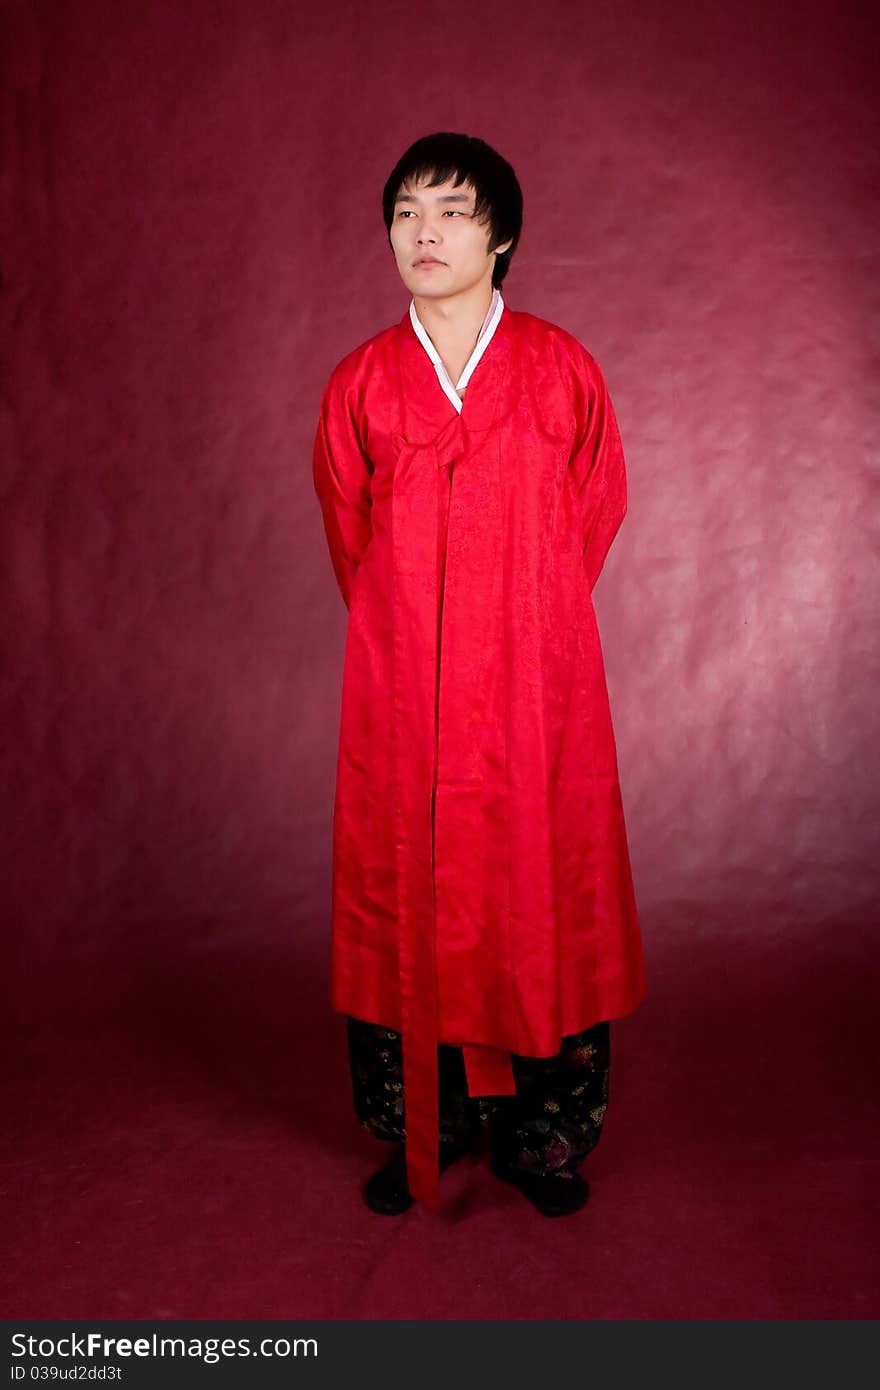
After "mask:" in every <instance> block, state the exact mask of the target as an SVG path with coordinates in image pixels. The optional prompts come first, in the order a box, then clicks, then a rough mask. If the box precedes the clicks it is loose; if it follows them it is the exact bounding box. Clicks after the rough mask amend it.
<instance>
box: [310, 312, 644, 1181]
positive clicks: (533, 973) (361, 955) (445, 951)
mask: <svg viewBox="0 0 880 1390" xmlns="http://www.w3.org/2000/svg"><path fill="white" fill-rule="evenodd" d="M313 475H314V484H315V489H316V492H317V495H318V499H319V501H320V505H321V510H322V515H323V520H324V526H325V529H326V534H327V541H328V545H329V549H330V556H331V560H332V563H333V568H334V572H335V575H336V579H337V582H338V584H339V588H340V591H341V593H342V597H343V599H344V601H345V603H346V606H347V607H348V609H349V613H348V630H347V638H346V649H345V669H344V675H343V686H342V713H341V726H340V738H339V757H338V764H337V781H336V801H335V811H334V818H333V879H332V1007H333V1008H334V1009H336V1010H338V1011H340V1012H342V1013H346V1014H350V1015H352V1016H354V1017H356V1018H361V1019H364V1020H366V1021H368V1022H372V1023H377V1024H381V1025H384V1026H385V1027H387V1028H393V1029H396V1030H399V1031H400V1032H401V1033H402V1036H403V1047H404V1092H405V1107H406V1153H407V1169H408V1177H409V1183H410V1189H411V1191H412V1193H413V1195H414V1196H415V1197H417V1198H418V1199H419V1200H421V1201H423V1202H425V1203H427V1204H428V1205H429V1206H432V1207H435V1206H436V1205H437V1164H438V1113H437V1106H438V1095H437V1043H438V1041H439V1042H446V1043H452V1044H458V1045H461V1046H462V1047H463V1048H464V1057H465V1063H466V1072H467V1079H468V1089H469V1093H470V1094H471V1095H499V1094H513V1093H514V1090H515V1088H514V1082H513V1072H512V1066H511V1060H510V1054H511V1053H512V1052H515V1053H518V1054H521V1055H525V1056H532V1057H541V1056H551V1055H553V1054H554V1053H556V1052H558V1051H559V1049H560V1046H561V1039H562V1037H563V1036H564V1035H566V1034H570V1033H576V1032H580V1031H581V1030H582V1029H585V1028H588V1027H590V1026H592V1025H593V1024H594V1023H598V1022H601V1021H603V1020H607V1019H613V1018H619V1017H621V1016H622V1015H624V1014H627V1013H629V1012H631V1011H632V1010H633V1009H634V1008H635V1007H636V1006H637V1005H638V1003H639V1002H640V1001H641V999H642V998H643V996H644V993H645V977H644V964H643V955H642V943H641V935H640V930H639V923H638V916H637V910H636V904H635V899H634V894H633V886H632V878H631V872H630V861H629V855H628V850H627V841H626V830H625V825H624V816H623V805H622V801H621V794H620V786H619V781H618V768H617V754H616V748H615V741H614V733H613V729H612V723H611V714H610V709H609V704H608V694H607V688H606V682H605V672H604V666H603V660H602V651H601V647H600V642H599V632H598V628H597V625H596V617H595V613H594V609H593V603H592V599H591V591H592V588H593V586H594V584H595V582H596V579H597V578H598V575H599V572H600V570H601V568H602V564H603V562H604V559H605V556H606V554H607V552H608V548H609V546H610V545H611V542H612V540H613V539H614V536H615V534H616V532H617V530H618V527H619V526H620V523H621V521H622V519H623V516H624V513H625V511H626V477H625V471H624V457H623V450H622V447H621V441H620V434H619V431H618V427H617V421H616V418H615V414H614V410H613V408H612V404H611V400H610V398H609V395H608V391H607V388H606V385H605V382H604V379H603V376H602V373H601V371H600V369H599V367H598V365H597V363H596V362H595V360H594V359H593V357H592V356H591V355H590V353H589V352H588V351H587V350H586V349H585V348H584V347H583V346H582V345H581V344H580V343H579V342H578V341H577V339H576V338H574V337H573V336H572V335H571V334H570V333H567V332H566V331H565V330H564V329H562V328H558V327H556V326H555V325H553V324H551V323H548V322H546V321H545V320H543V319H540V318H537V317H535V316H534V315H532V314H528V313H521V312H516V311H513V310H511V309H510V308H509V306H508V305H507V304H505V305H504V309H503V312H502V314H501V318H500V320H499V322H498V324H497V327H496V329H495V332H494V335H493V336H492V338H491V341H490V342H489V345H488V347H487V349H486V350H485V352H484V353H483V356H482V357H481V359H480V361H479V362H478V364H477V367H476V369H475V370H474V373H473V375H472V377H471V379H470V382H469V385H468V386H467V390H466V393H465V398H464V402H463V408H462V411H461V413H460V414H459V413H457V412H456V409H455V407H454V405H453V404H452V402H451V401H450V400H449V398H448V397H447V396H446V395H445V394H444V391H443V389H442V387H441V385H440V383H439V381H438V378H437V373H436V371H435V369H434V366H433V364H432V362H431V361H430V359H429V358H428V355H427V353H426V352H425V349H424V347H423V345H422V344H421V343H420V342H419V340H418V338H417V336H416V333H415V330H414V328H413V325H412V322H411V320H410V316H409V312H407V313H405V314H404V316H403V317H402V318H401V320H400V322H399V323H397V324H396V325H394V326H393V327H391V328H388V329H385V330H384V331H383V332H381V333H379V334H377V335H376V336H375V337H373V338H371V339H369V340H368V341H367V342H365V343H363V344H362V345H361V346H360V347H358V348H356V349H355V350H354V351H353V352H350V353H349V354H348V355H347V356H346V357H344V358H343V359H342V361H341V362H340V363H339V364H338V366H337V367H336V368H335V370H334V371H333V373H332V375H331V377H330V380H329V382H328V384H327V387H326V389H325V391H324V394H323V399H322V404H321V416H320V421H319V425H318V430H317V435H316V439H315V448H314V464H313Z"/></svg>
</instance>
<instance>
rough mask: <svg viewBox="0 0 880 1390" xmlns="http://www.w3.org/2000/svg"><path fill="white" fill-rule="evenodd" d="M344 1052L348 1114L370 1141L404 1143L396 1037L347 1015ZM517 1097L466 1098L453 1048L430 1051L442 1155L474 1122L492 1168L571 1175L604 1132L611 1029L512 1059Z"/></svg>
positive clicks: (598, 1027) (466, 1141)
mask: <svg viewBox="0 0 880 1390" xmlns="http://www.w3.org/2000/svg"><path fill="white" fill-rule="evenodd" d="M347 1022H348V1051H349V1065H350V1069H351V1081H352V1089H353V1093H354V1108H355V1112H356V1114H357V1116H358V1119H359V1120H360V1122H361V1124H362V1126H363V1127H364V1129H366V1130H368V1131H369V1132H370V1133H371V1134H373V1135H375V1136H376V1138H377V1139H388V1140H392V1141H394V1142H396V1143H404V1142H405V1139H406V1107H405V1103H404V1087H403V1045H402V1039H401V1036H400V1034H399V1033H398V1032H395V1031H394V1030H392V1029H390V1028H381V1027H379V1026H378V1025H377V1024H374V1023H364V1022H363V1021H362V1020H361V1019H357V1018H349V1019H348V1020H347ZM512 1061H513V1074H514V1079H515V1082H516V1095H515V1096H469V1095H468V1093H467V1080H466V1076H465V1068H464V1057H463V1054H462V1050H461V1048H460V1047H452V1046H450V1045H449V1044H447V1043H440V1045H439V1047H438V1049H437V1064H438V1080H439V1090H440V1115H439V1121H440V1154H441V1158H442V1156H443V1154H444V1153H450V1154H451V1153H452V1152H453V1151H454V1150H456V1149H459V1148H467V1147H469V1146H470V1144H472V1143H473V1142H474V1141H475V1139H476V1138H477V1135H478V1132H479V1128H480V1126H481V1125H482V1126H484V1127H485V1128H486V1129H487V1130H488V1133H489V1140H490V1146H491V1151H492V1159H493V1162H494V1163H495V1164H496V1165H497V1166H499V1167H502V1168H506V1169H513V1170H520V1171H522V1170H525V1171H527V1172H530V1173H538V1174H547V1173H555V1172H559V1171H561V1170H567V1171H569V1172H574V1171H575V1170H576V1169H577V1168H578V1167H579V1166H580V1164H581V1163H582V1162H583V1160H584V1159H585V1158H586V1156H587V1154H588V1153H589V1152H590V1150H591V1149H594V1148H595V1147H596V1145H597V1144H598V1142H599V1139H600V1136H601V1134H602V1125H603V1122H604V1119H605V1110H606V1107H607V1104H608V1075H609V1070H610V1064H611V1037H610V1025H609V1024H608V1023H597V1024H595V1026H594V1027H592V1028H587V1029H586V1030H585V1031H584V1032H582V1033H575V1034H573V1035H571V1036H570V1037H565V1038H563V1039H562V1048H561V1050H560V1051H559V1052H558V1053H557V1054H556V1055H555V1056H554V1057H520V1056H518V1055H517V1054H516V1053H513V1054H512Z"/></svg>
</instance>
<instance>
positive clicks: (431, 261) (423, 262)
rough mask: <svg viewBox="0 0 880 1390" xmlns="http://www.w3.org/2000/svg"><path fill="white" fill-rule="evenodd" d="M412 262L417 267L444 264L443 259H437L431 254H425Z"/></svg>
mask: <svg viewBox="0 0 880 1390" xmlns="http://www.w3.org/2000/svg"><path fill="white" fill-rule="evenodd" d="M413 264H414V265H415V266H416V268H418V267H419V266H426V267H427V266H429V265H445V261H438V260H435V259H434V257H433V256H426V257H425V258H424V259H423V260H420V261H414V262H413Z"/></svg>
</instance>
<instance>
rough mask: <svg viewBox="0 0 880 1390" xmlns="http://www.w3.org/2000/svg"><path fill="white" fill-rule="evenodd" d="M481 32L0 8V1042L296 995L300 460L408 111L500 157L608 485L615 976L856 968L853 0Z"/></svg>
mask: <svg viewBox="0 0 880 1390" xmlns="http://www.w3.org/2000/svg"><path fill="white" fill-rule="evenodd" d="M471 13H472V6H469V5H459V4H458V3H457V0H452V3H451V5H450V4H447V5H444V6H443V7H439V8H438V9H437V10H433V9H429V10H428V11H425V9H424V7H421V9H420V10H419V12H418V14H416V13H415V12H413V10H412V8H411V7H407V6H404V5H403V4H401V3H397V0H395V2H394V3H389V4H386V5H384V6H380V7H379V8H378V9H376V10H375V11H372V12H370V15H369V18H367V17H366V11H364V10H363V8H362V7H360V6H354V5H341V4H334V5H331V6H319V7H315V8H314V9H312V10H309V11H303V8H302V7H300V6H294V5H290V4H289V3H287V0H259V3H253V0H223V2H222V3H212V4H209V3H203V4H199V3H195V4H189V5H180V4H177V3H171V0H168V2H167V3H165V2H164V0H157V3H153V4H151V5H146V6H140V7H132V6H125V5H122V6H120V5H119V4H116V3H109V2H108V3H91V4H90V3H85V0H83V3H74V2H73V0H71V2H70V3H67V4H51V5H49V4H36V3H35V4H32V5H31V4H13V5H12V6H11V7H9V8H8V9H7V14H6V30H7V40H8V44H7V54H8V56H7V65H6V74H5V87H4V112H3V116H4V129H5V132H6V134H5V140H4V146H5V148H4V168H3V200H4V225H5V229H6V230H5V236H4V243H5V251H4V260H3V264H2V275H3V294H2V311H3V338H4V357H5V359H6V360H5V367H4V373H3V410H2V416H0V430H2V435H0V445H2V453H3V506H2V513H0V525H2V543H3V552H4V557H5V558H4V569H3V588H4V593H3V621H4V626H5V630H6V631H5V673H4V681H3V731H4V772H3V778H2V784H0V785H2V795H3V797H4V799H5V802H6V805H5V808H4V809H5V816H4V824H5V834H4V836H3V844H2V854H3V884H4V908H5V912H4V930H5V933H6V939H5V942H4V946H3V951H4V961H5V962H7V966H8V968H7V970H6V971H5V972H4V976H5V980H6V987H7V988H8V989H9V990H10V991H11V995H12V1000H13V1004H14V1007H15V1009H16V1010H17V1011H18V1013H19V1015H20V1016H22V1017H23V1018H24V1019H25V1021H26V1022H27V1023H28V1025H30V1024H31V1023H34V1022H38V1023H40V1024H41V1025H43V1026H46V1025H48V1026H53V1027H55V1026H57V1027H61V1026H62V1023H64V1022H65V1021H66V1022H67V1023H72V1022H75V1021H76V1020H77V1019H79V1020H80V1021H82V1020H83V1019H85V1020H94V1019H95V1018H96V1017H97V1015H98V1014H101V1015H105V1014H108V1013H112V1012H113V1011H115V1010H117V1009H119V1008H120V1007H123V1006H124V1007H123V1012H124V1009H125V1008H129V1007H130V1006H131V1005H132V1003H133V1001H134V1000H135V999H136V998H139V997H141V996H142V995H144V994H152V993H153V992H155V991H156V990H159V991H160V992H161V990H162V988H163V987H164V986H163V981H164V982H165V983H166V985H168V987H169V988H170V984H169V982H170V981H171V979H172V977H174V976H176V977H178V978H185V979H187V980H189V981H191V982H197V981H199V980H203V979H204V978H205V973H204V972H205V971H206V970H207V969H208V966H209V965H211V967H212V968H213V969H214V970H215V971H219V972H228V973H229V975H230V977H235V978H237V979H240V978H241V975H240V974H239V973H238V972H246V971H250V972H252V974H251V976H250V977H249V978H250V981H251V984H252V985H253V990H254V992H255V995H256V997H263V998H264V1000H269V997H270V996H271V998H272V999H274V1000H275V1001H276V1002H277V1007H278V1008H279V1009H280V1010H281V1011H282V1012H283V1011H284V1010H285V1009H289V1008H294V1009H299V1008H301V1007H303V994H304V992H305V991H306V989H307V991H308V994H309V995H310V996H311V997H313V1001H314V1002H313V1004H312V1005H311V1007H312V1008H313V1009H314V1012H315V1016H319V1015H320V1013H321V1010H322V1009H323V1008H324V1007H325V995H324V991H325V987H326V968H327V958H326V948H327V930H328V927H327V921H328V909H329V854H330V813H331V807H332V790H333V772H334V759H335V752H336V737H337V731H338V711H339V684H340V678H341V669H342V651H343V641H344V631H345V612H344V609H343V606H342V602H341V600H340V598H339V596H338V594H337V592H336V589H335V586H334V583H333V580H332V575H331V571H330V567H329V561H328V557H327V555H326V550H325V544H324V538H323V534H322V531H321V527H320V520H319V514H318V509H317V505H316V500H315V498H314V495H313V492H312V485H311V478H310V455H311V442H312V436H313V432H314V426H315V420H316V412H317V406H318V400H319V395H320V390H321V388H322V386H323V384H324V382H325V380H326V378H327V375H328V373H329V371H330V369H331V368H332V366H333V365H334V364H335V362H336V361H337V360H338V359H339V358H340V357H341V356H342V355H343V353H344V352H346V351H348V350H349V349H350V348H351V347H354V346H355V345H356V344H358V343H359V342H361V341H362V340H363V339H364V338H366V337H368V336H369V335H370V334H372V333H374V332H376V331H378V330H379V329H380V328H382V327H384V326H386V325H387V324H389V323H391V322H394V321H395V320H396V319H397V318H399V317H400V315H401V313H402V312H403V310H404V309H405V307H406V304H407V302H408V295H407V294H406V291H405V290H404V288H403V286H402V285H401V283H400V281H399V279H398V277H397V274H396V271H395V268H394V263H393V259H392V255H391V252H390V250H389V249H388V247H387V244H386V240H385V231H384V227H383V225H382V222H381V214H380V203H379V199H380V193H381V188H382V184H383V181H384V179H385V177H386V176H387V173H388V171H389V169H390V168H391V165H392V164H393V163H394V161H395V160H396V159H397V157H398V155H399V154H400V153H401V151H402V150H403V148H405V146H406V145H407V144H408V143H409V142H410V141H411V140H412V139H414V138H416V137H417V136H419V135H422V134H424V133H427V132H428V131H430V130H435V129H453V130H466V131H469V132H471V133H475V134H479V135H481V136H482V137H484V138H485V139H487V140H489V141H490V142H491V143H493V144H495V145H496V146H497V147H498V148H499V149H500V150H501V151H502V152H503V153H504V154H505V155H506V156H507V157H508V158H509V159H510V160H511V162H512V163H513V164H514V166H515V168H516V170H517V173H518V175H519V177H520V180H521V183H522V186H523V189H524V193H525V207H526V217H525V227H524V235H523V240H522V243H521V245H520V248H519V250H518V251H517V253H516V256H515V257H514V261H513V266H512V270H511V272H510V274H509V276H508V279H507V281H506V283H505V286H504V293H505V297H506V299H507V300H508V302H509V303H510V305H511V306H512V307H513V308H517V309H527V310H530V311H532V312H534V313H537V314H540V315H542V316H543V317H546V318H548V319H551V320H553V321H555V322H557V323H559V324H561V325H563V326H564V327H566V328H567V329H569V330H571V331H572V332H574V333H575V334H576V335H577V336H578V337H579V338H580V339H581V341H582V342H583V343H584V344H585V345H586V346H587V347H588V348H589V349H590V350H591V351H592V352H593V354H594V355H595V356H596V357H597V359H598V361H599V363H600V365H601V366H602V368H603V371H604V372H605V375H606V379H607V381H608V383H609V387H610V389H611V393H612V396H613V399H614V402H615V405H616V408H617V413H618V418H619V421H620V425H621V431H622V434H623V438H624V444H625V446H626V450H627V459H628V465H629V477H630V512H629V516H628V518H627V520H626V522H625V523H624V527H623V529H622V531H621V533H620V535H619V537H618V540H617V542H616V544H615V546H614V548H613V550H612V553H611V556H610V558H609V562H608V565H607V568H606V571H605V573H604V575H603V577H602V579H601V581H600V583H599V586H598V588H597V591H596V603H597V610H598V614H599V620H600V625H601V628H602V633H603V639H604V644H605V652H606V660H607V668H608V675H609V684H610V688H611V696H612V705H613V710H614V716H615V724H616V729H617V735H618V746H619V755H620V764H621V774H622V783H623V791H624V799H625V804H626V810H627V815H628V824H629V830H630V837H631V846H632V854H633V862H634V870H635V876H636V887H637V892H638V895H639V901H640V905H641V909H642V914H643V922H644V931H645V939H646V948H647V956H648V969H649V984H650V985H651V986H652V987H653V989H654V990H655V991H660V992H662V989H663V982H664V980H665V979H667V978H668V975H669V973H675V972H676V971H677V970H678V969H679V968H683V965H682V966H681V967H680V965H679V962H681V961H682V960H683V953H684V952H689V953H691V959H693V955H692V952H693V950H694V949H695V948H696V946H697V944H699V946H700V947H701V948H702V947H705V948H706V951H707V954H706V956H705V961H706V963H707V965H708V966H709V967H710V968H712V967H718V965H719V962H720V961H721V959H722V957H723V959H724V960H725V961H726V960H728V959H729V953H731V952H739V951H741V950H742V949H744V945H745V943H746V942H748V943H750V944H751V946H752V947H756V948H761V947H762V943H764V944H766V942H767V941H768V940H769V939H772V938H775V939H776V940H777V942H778V943H779V945H780V947H781V949H782V950H783V952H784V953H785V954H787V953H795V952H796V953H799V954H800V953H803V952H805V951H807V952H809V951H812V950H818V951H826V950H832V949H833V950H834V951H835V952H837V954H838V956H840V955H841V954H846V953H847V952H849V951H851V953H852V957H853V959H856V958H857V957H859V956H860V955H861V958H862V960H864V952H865V950H866V949H867V948H870V949H873V948H872V946H871V941H872V938H871V936H870V933H869V931H868V930H867V929H868V928H869V927H870V918H871V914H872V912H873V909H874V904H875V901H876V894H877V875H876V869H877V863H878V862H880V855H878V853H877V851H878V845H877V836H876V830H877V824H876V822H877V815H876V809H877V808H876V799H875V788H876V785H877V781H878V769H877V757H876V752H875V749H876V741H877V740H876V730H875V727H874V720H873V718H872V716H873V714H874V710H875V706H876V700H877V674H878V670H877V668H878V660H877V652H878V640H877V624H876V595H875V592H874V580H875V574H876V571H875V568H874V563H873V562H874V559H875V555H876V549H875V542H876V530H875V527H876V463H877V425H878V409H877V389H876V381H877V355H876V354H877V336H876V325H877V313H876V310H877V296H878V283H880V276H878V259H877V248H876V220H872V213H873V214H874V215H875V216H876V190H877V150H878V141H877V127H876V109H877V105H876V97H875V95H874V87H873V86H872V77H873V76H875V73H873V72H872V60H873V56H874V54H875V46H874V45H873V43H872V39H873V34H872V32H871V29H870V27H869V26H871V25H872V23H873V21H872V20H871V19H870V18H869V17H868V15H869V7H862V6H856V5H850V4H847V3H843V4H838V5H835V6H834V7H832V8H831V10H830V11H829V8H828V7H827V6H820V5H818V4H815V5H804V6H799V7H794V8H793V7H791V6H789V5H781V4H780V5H773V4H771V5H767V4H754V5H746V6H742V5H739V6H736V7H733V8H730V7H723V6H715V5H705V6H696V7H695V6H694V4H693V0H687V2H686V0H675V3H663V4H660V3H657V4H654V5H642V6H635V7H633V8H632V9H631V11H630V12H627V11H626V10H625V7H621V6H620V5H618V4H616V3H610V2H609V3H599V4H592V5H590V6H588V7H587V6H583V5H580V4H575V3H559V4H556V5H554V6H552V7H551V8H549V9H548V7H546V6H542V5H523V6H520V5H516V4H513V5H510V6H508V7H506V8H505V9H504V10H502V11H500V12H495V11H492V14H491V18H490V19H487V18H486V17H481V18H478V19H477V21H476V22H475V24H474V26H473V28H469V27H468V23H467V16H468V15H470V14H471ZM441 19H442V20H443V22H442V23H441V22H440V21H441ZM716 950H717V951H720V952H721V955H720V956H719V955H717V954H714V953H715V952H716ZM304 964H305V965H307V966H308V970H307V972H304V970H303V966H304ZM245 978H246V979H247V978H248V977H247V976H245ZM269 980H271V982H272V983H271V986H269V984H268V981H269ZM261 982H263V983H262V984H261ZM264 985H265V988H266V995H265V996H260V991H261V989H262V988H263V986H264ZM187 987H189V986H187ZM193 987H194V988H195V987H197V986H196V984H193Z"/></svg>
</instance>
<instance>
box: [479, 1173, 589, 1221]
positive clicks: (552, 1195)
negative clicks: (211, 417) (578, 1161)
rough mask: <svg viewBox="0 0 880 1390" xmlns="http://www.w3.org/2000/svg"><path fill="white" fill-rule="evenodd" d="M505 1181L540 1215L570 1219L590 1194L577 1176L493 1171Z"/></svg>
mask: <svg viewBox="0 0 880 1390" xmlns="http://www.w3.org/2000/svg"><path fill="white" fill-rule="evenodd" d="M492 1171H493V1172H494V1173H495V1175H496V1176H497V1177H499V1178H503V1180H504V1181H505V1182H510V1183H513V1184H514V1185H515V1186H516V1187H518V1188H519V1189H520V1190H521V1191H522V1192H523V1193H525V1195H526V1197H528V1199H529V1201H530V1202H531V1203H532V1206H534V1207H537V1209H538V1211H539V1212H540V1213H541V1215H542V1216H571V1215H572V1213H573V1212H576V1211H580V1209H581V1207H582V1206H583V1205H584V1203H585V1202H586V1200H587V1198H588V1197H589V1195H590V1185H589V1183H588V1182H587V1181H586V1179H585V1178H582V1177H581V1175H580V1173H569V1172H566V1171H563V1172H561V1173H548V1174H547V1175H546V1176H545V1175H544V1174H539V1173H525V1172H521V1171H518V1170H517V1169H513V1168H497V1167H496V1168H493V1169H492Z"/></svg>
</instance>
